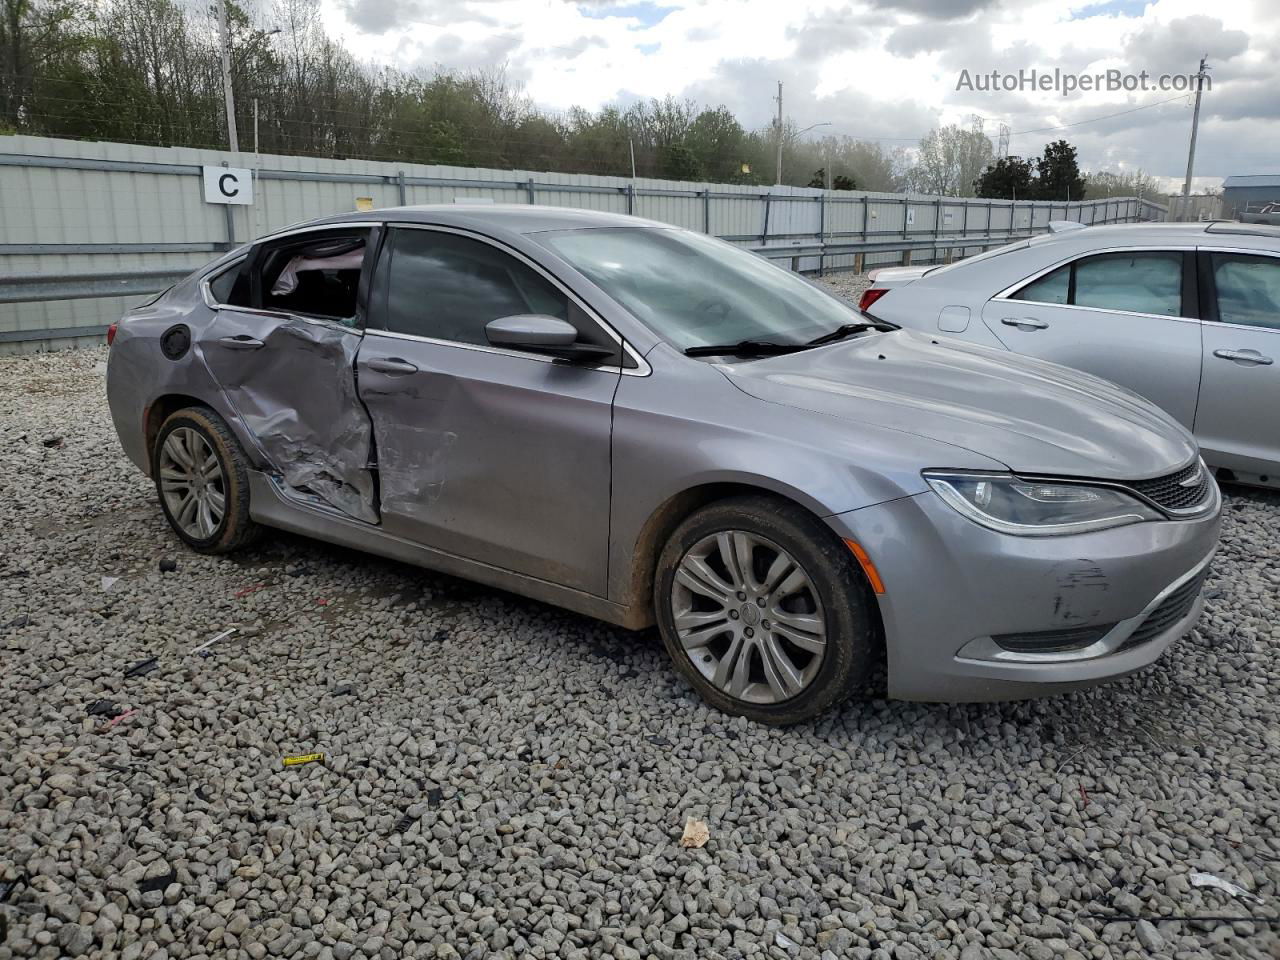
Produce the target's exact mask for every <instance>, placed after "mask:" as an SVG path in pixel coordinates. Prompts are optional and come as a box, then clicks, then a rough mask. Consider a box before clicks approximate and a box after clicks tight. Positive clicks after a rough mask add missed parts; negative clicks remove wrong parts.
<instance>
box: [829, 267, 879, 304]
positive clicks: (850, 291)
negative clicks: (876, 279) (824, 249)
mask: <svg viewBox="0 0 1280 960" xmlns="http://www.w3.org/2000/svg"><path fill="white" fill-rule="evenodd" d="M821 282H822V283H824V284H826V286H828V287H830V288H831V292H832V293H834V294H836V295H837V296H840V297H844V298H845V299H846V300H850V301H852V302H853V303H854V304H857V302H858V298H859V297H861V296H862V291H863V290H865V289H867V287H869V286H870V285H871V281H870V280H868V279H867V275H866V274H865V273H853V272H851V271H845V272H841V273H829V274H827V275H826V276H825V277H823V278H822V280H821Z"/></svg>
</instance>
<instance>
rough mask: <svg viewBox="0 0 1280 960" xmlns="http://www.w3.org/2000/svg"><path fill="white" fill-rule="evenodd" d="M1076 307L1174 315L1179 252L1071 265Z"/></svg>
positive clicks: (1119, 256) (1178, 299) (1107, 257)
mask: <svg viewBox="0 0 1280 960" xmlns="http://www.w3.org/2000/svg"><path fill="white" fill-rule="evenodd" d="M1075 271H1076V277H1075V298H1074V300H1073V301H1072V302H1073V303H1074V304H1075V305H1076V306H1079V307H1097V308H1099V309H1103V310H1129V311H1133V312H1136V313H1155V314H1160V315H1162V316H1169V317H1176V316H1178V315H1179V314H1180V313H1181V312H1182V254H1181V253H1163V252H1158V253H1121V254H1103V255H1102V256H1097V257H1088V258H1086V259H1084V260H1079V261H1077V262H1076V264H1075Z"/></svg>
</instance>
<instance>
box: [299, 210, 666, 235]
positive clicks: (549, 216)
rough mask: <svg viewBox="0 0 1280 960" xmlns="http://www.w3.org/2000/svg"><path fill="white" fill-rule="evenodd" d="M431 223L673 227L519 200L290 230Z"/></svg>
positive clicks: (382, 213)
mask: <svg viewBox="0 0 1280 960" xmlns="http://www.w3.org/2000/svg"><path fill="white" fill-rule="evenodd" d="M370 220H374V221H379V222H383V223H388V222H399V223H434V224H443V225H446V226H452V227H462V228H470V229H474V230H478V231H481V232H483V231H485V230H489V231H493V230H500V231H505V232H509V233H541V232H542V231H544V230H581V229H584V228H591V227H596V228H600V227H661V228H663V229H667V230H670V229H673V227H672V225H671V224H669V223H659V222H658V221H656V220H646V219H644V218H643V217H633V216H630V215H628V214H622V213H608V212H606V211H603V210H583V209H580V208H576V207H547V206H541V205H535V204H523V203H492V204H490V203H429V204H421V205H417V206H408V207H384V208H381V209H378V210H371V211H367V212H362V213H345V214H340V215H338V216H335V217H324V218H321V219H319V220H312V221H308V222H307V223H305V224H302V223H299V224H294V226H293V227H291V228H290V229H294V230H296V229H299V228H301V227H304V226H317V225H321V224H327V223H333V224H341V223H350V222H360V223H368V222H369V221H370Z"/></svg>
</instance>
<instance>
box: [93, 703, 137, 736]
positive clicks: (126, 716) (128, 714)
mask: <svg viewBox="0 0 1280 960" xmlns="http://www.w3.org/2000/svg"><path fill="white" fill-rule="evenodd" d="M138 713H139V711H138V708H137V707H132V708H130V709H128V710H125V711H124V712H123V713H118V714H116V715H115V716H114V717H112V718H111V719H110V720H108V721H107V722H106V723H105V724H104V725H103V727H102V729H103V730H110V729H111V728H112V727H114V726H115V725H116V724H119V723H124V722H125V721H126V720H132V719H133V718H134V717H136V716H137V715H138Z"/></svg>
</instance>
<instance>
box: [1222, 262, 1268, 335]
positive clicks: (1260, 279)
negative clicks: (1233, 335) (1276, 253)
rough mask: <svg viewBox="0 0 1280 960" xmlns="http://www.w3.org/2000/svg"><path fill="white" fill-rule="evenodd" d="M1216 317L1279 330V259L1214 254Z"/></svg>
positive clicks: (1225, 320) (1231, 321)
mask: <svg viewBox="0 0 1280 960" xmlns="http://www.w3.org/2000/svg"><path fill="white" fill-rule="evenodd" d="M1213 279H1214V284H1215V285H1216V286H1217V288H1218V319H1219V320H1221V321H1222V322H1223V323H1243V324H1247V325H1249V326H1252V327H1271V328H1272V329H1276V330H1280V261H1277V260H1272V259H1270V258H1269V257H1247V256H1233V255H1231V254H1215V255H1214V257H1213Z"/></svg>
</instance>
